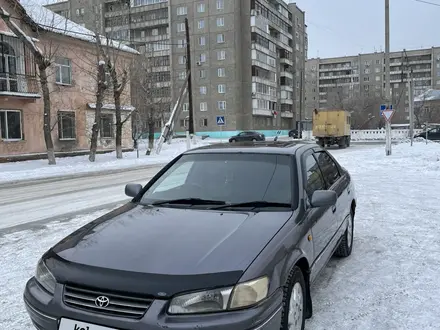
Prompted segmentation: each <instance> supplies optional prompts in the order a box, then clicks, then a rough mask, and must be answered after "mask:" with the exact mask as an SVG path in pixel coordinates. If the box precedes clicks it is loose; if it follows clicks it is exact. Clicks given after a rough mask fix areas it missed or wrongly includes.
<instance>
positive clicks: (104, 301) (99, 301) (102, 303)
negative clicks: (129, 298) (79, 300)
mask: <svg viewBox="0 0 440 330" xmlns="http://www.w3.org/2000/svg"><path fill="white" fill-rule="evenodd" d="M109 304H110V299H108V298H107V297H106V296H99V297H98V298H96V299H95V305H96V306H97V307H101V308H106V307H107V306H108V305H109Z"/></svg>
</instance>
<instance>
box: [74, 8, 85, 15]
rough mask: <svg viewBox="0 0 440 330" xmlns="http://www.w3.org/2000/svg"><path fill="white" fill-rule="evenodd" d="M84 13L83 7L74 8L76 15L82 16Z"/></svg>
mask: <svg viewBox="0 0 440 330" xmlns="http://www.w3.org/2000/svg"><path fill="white" fill-rule="evenodd" d="M84 13H85V10H84V8H77V9H76V16H83V15H84Z"/></svg>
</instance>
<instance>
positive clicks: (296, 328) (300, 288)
mask: <svg viewBox="0 0 440 330" xmlns="http://www.w3.org/2000/svg"><path fill="white" fill-rule="evenodd" d="M305 310H306V284H305V281H304V275H303V273H302V271H301V269H300V268H299V267H297V266H295V267H294V268H293V269H292V272H291V273H290V276H289V280H288V281H287V284H286V286H285V287H284V298H283V315H282V316H281V330H304V325H305V321H306V318H305Z"/></svg>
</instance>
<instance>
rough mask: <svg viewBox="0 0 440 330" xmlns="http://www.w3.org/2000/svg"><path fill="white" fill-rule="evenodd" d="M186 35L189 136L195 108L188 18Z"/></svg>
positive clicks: (186, 20)
mask: <svg viewBox="0 0 440 330" xmlns="http://www.w3.org/2000/svg"><path fill="white" fill-rule="evenodd" d="M185 33H186V71H187V72H188V74H189V76H188V106H189V109H188V111H189V123H188V131H189V134H194V107H193V97H192V96H193V95H192V82H191V80H192V77H191V44H190V38H189V23H188V18H185Z"/></svg>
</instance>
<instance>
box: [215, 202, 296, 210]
mask: <svg viewBox="0 0 440 330" xmlns="http://www.w3.org/2000/svg"><path fill="white" fill-rule="evenodd" d="M234 207H252V208H264V207H288V208H291V207H292V205H291V204H289V203H277V202H266V201H253V202H243V203H234V204H226V205H221V206H217V207H213V208H212V210H221V209H227V208H234Z"/></svg>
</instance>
